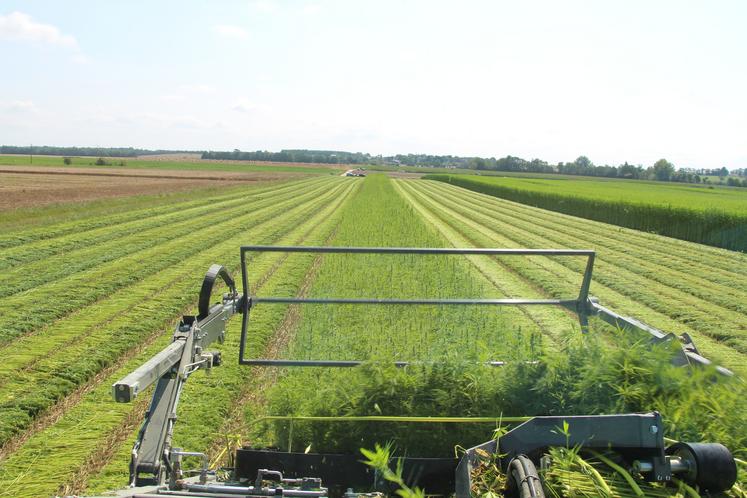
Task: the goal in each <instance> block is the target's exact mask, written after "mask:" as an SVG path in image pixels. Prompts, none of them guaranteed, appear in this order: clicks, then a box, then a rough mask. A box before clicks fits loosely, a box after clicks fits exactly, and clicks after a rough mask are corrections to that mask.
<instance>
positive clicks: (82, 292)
mask: <svg viewBox="0 0 747 498" xmlns="http://www.w3.org/2000/svg"><path fill="white" fill-rule="evenodd" d="M332 181H334V180H332ZM326 188H327V186H326V184H325V185H321V186H319V187H317V188H316V189H314V190H311V191H308V192H306V193H304V194H301V195H295V196H294V195H289V197H288V198H287V199H286V200H283V201H282V202H277V201H274V202H273V200H272V199H270V200H268V201H266V202H265V206H266V207H265V208H264V209H262V210H257V211H254V212H250V213H246V212H245V210H243V209H241V208H236V212H235V213H233V214H236V215H237V216H234V217H232V216H231V214H232V213H226V220H225V221H224V222H222V223H219V224H215V225H213V226H211V227H208V228H206V229H204V230H202V231H200V232H198V233H188V234H185V235H184V236H183V237H181V238H178V239H176V240H172V241H169V242H167V243H165V244H162V245H160V246H157V247H154V248H150V249H146V250H143V251H139V252H137V253H134V254H131V255H128V256H126V257H124V258H120V259H118V260H116V261H112V262H109V263H106V264H103V265H100V266H98V267H95V268H92V269H89V270H86V271H83V272H79V273H77V274H74V275H71V276H69V277H66V278H63V279H60V280H57V281H55V282H51V283H49V284H44V285H41V286H39V287H36V288H34V289H30V290H28V291H26V292H25V293H24V294H23V295H18V296H12V297H9V298H7V299H5V300H3V302H2V303H1V304H0V314H1V317H0V330H1V331H2V332H1V335H0V342H7V341H9V340H11V339H13V338H15V337H18V336H19V335H21V334H23V333H27V332H29V331H32V330H36V329H39V328H41V327H43V326H45V325H47V324H48V323H49V322H51V321H52V320H55V319H58V318H61V317H63V316H65V315H67V314H68V313H70V312H72V311H74V310H76V309H78V308H81V307H82V306H86V305H88V304H91V303H93V302H95V301H96V300H97V299H100V298H101V297H103V296H106V295H109V294H111V293H112V292H113V291H114V290H116V289H119V288H122V287H126V286H127V285H130V284H132V283H135V282H137V281H139V280H142V279H143V278H145V277H147V276H148V275H150V274H152V273H154V272H156V271H159V270H160V269H162V268H166V267H168V266H170V265H172V264H176V263H178V262H180V261H183V260H184V259H186V258H187V257H189V255H191V254H194V253H195V252H197V251H199V250H200V248H203V247H206V246H210V245H213V244H215V243H216V242H217V241H219V240H221V239H222V238H224V237H225V233H227V232H228V233H230V232H231V231H232V230H238V229H240V228H241V227H245V226H251V224H252V223H254V222H256V220H257V217H260V219H262V218H261V217H262V216H265V217H266V218H265V219H269V218H271V217H272V216H274V215H275V214H276V213H277V212H282V211H283V210H285V209H289V208H291V207H293V206H297V205H299V204H301V202H302V201H303V200H304V199H310V198H313V197H314V196H315V195H318V194H319V193H320V192H322V191H324V190H325V189H326ZM30 300H31V301H35V302H36V303H37V304H36V306H34V307H28V306H27V303H28V302H29V301H30Z"/></svg>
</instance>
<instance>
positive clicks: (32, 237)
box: [0, 181, 298, 249]
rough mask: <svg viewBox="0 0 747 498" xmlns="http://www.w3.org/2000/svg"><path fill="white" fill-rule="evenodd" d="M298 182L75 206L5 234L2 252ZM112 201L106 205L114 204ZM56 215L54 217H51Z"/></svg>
mask: <svg viewBox="0 0 747 498" xmlns="http://www.w3.org/2000/svg"><path fill="white" fill-rule="evenodd" d="M295 183H298V182H297V181H296V182H287V183H277V182H271V183H270V182H268V183H266V184H260V185H251V186H245V185H242V186H237V187H228V188H224V189H221V190H220V191H217V190H216V189H197V190H195V191H193V195H195V198H185V197H184V194H183V193H182V194H180V197H177V196H174V195H173V194H172V195H166V196H152V195H147V196H137V197H134V198H130V199H128V200H127V202H126V203H125V202H121V201H120V202H118V201H116V200H115V201H113V203H115V204H117V207H116V208H115V209H114V212H109V210H104V212H102V208H101V206H97V207H94V208H92V209H90V210H89V209H88V206H87V205H85V206H75V207H74V208H70V207H67V208H66V209H64V210H63V211H65V212H67V211H70V210H71V209H74V210H72V211H71V212H69V213H68V214H67V216H65V217H64V218H62V219H61V220H58V219H56V217H55V216H47V217H45V219H46V218H49V219H52V220H54V221H52V222H45V223H42V224H40V225H35V226H33V228H26V227H25V226H23V225H21V227H23V228H17V229H15V230H14V229H10V230H4V233H3V234H2V235H1V236H0V248H3V249H7V248H11V247H15V246H17V245H21V244H30V243H33V242H40V241H43V240H47V239H54V238H56V237H64V236H66V235H70V234H72V233H84V232H87V231H90V230H95V229H96V228H102V227H110V226H113V225H119V224H122V223H127V222H129V221H133V220H139V219H144V218H149V217H151V216H154V215H159V214H166V213H170V212H175V211H179V209H180V206H181V207H183V208H187V209H188V208H192V207H198V206H201V205H206V204H209V203H210V202H211V201H212V200H213V199H215V198H217V197H224V196H239V197H240V196H242V195H244V194H245V193H246V192H247V191H252V192H254V193H255V194H259V193H261V192H265V191H268V190H275V189H278V188H281V187H282V186H284V185H286V186H290V185H292V184H295ZM111 203H112V201H109V202H107V204H111ZM51 209H55V212H56V211H59V210H61V209H60V208H59V207H55V208H51V207H47V208H42V209H41V210H40V211H44V212H45V214H47V213H46V211H49V210H51ZM51 214H53V213H51Z"/></svg>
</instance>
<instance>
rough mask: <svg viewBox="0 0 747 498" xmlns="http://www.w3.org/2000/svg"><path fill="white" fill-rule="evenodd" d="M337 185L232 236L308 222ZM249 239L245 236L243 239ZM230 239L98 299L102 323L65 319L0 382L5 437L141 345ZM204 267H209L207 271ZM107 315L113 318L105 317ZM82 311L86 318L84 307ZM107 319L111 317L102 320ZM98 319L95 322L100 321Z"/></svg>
mask: <svg viewBox="0 0 747 498" xmlns="http://www.w3.org/2000/svg"><path fill="white" fill-rule="evenodd" d="M335 192H336V191H335V190H332V191H331V192H330V193H329V194H327V195H326V196H317V197H314V198H313V199H312V200H311V202H307V203H306V204H305V205H304V204H301V205H299V206H298V207H296V208H294V209H290V210H288V211H287V212H286V213H283V214H282V215H278V216H275V217H273V218H271V219H269V220H268V221H267V222H265V223H264V224H258V225H256V226H254V227H252V228H250V229H249V230H248V231H247V232H245V233H243V234H242V231H241V230H239V231H237V233H240V234H241V235H239V236H235V237H232V238H231V239H229V240H230V241H231V242H233V245H234V246H235V245H236V242H235V241H236V240H237V239H239V240H240V239H242V238H245V237H247V236H250V237H251V236H252V234H254V236H260V235H262V236H273V235H275V236H279V235H280V234H282V233H284V231H285V230H287V227H288V226H294V224H297V223H300V222H303V220H305V219H307V218H308V217H309V216H310V212H309V209H310V208H312V209H313V207H314V206H316V205H322V203H323V202H325V201H329V199H330V198H333V197H334V195H335ZM244 240H245V239H244ZM230 247H231V244H230V243H229V242H228V241H223V242H221V243H219V244H217V245H215V246H214V247H212V248H210V249H209V250H206V251H203V252H201V253H200V254H198V255H195V256H193V257H192V258H190V259H189V260H186V261H183V262H182V264H181V265H179V266H174V267H172V268H169V269H168V270H165V271H164V272H161V273H159V274H156V275H153V276H152V277H150V278H147V279H145V280H144V281H143V282H142V283H140V284H138V285H136V286H134V287H130V288H127V289H125V292H123V293H122V295H121V296H119V297H116V296H115V298H114V299H110V300H108V301H107V302H101V303H98V304H97V305H96V306H95V308H94V309H93V310H90V311H89V313H90V314H91V315H93V316H96V322H98V323H99V324H100V325H99V326H97V327H89V328H88V329H86V328H82V329H81V327H80V325H81V324H80V323H76V322H75V321H74V320H65V321H64V322H63V323H62V324H60V327H59V330H56V329H54V330H55V335H54V336H53V338H52V340H53V341H54V342H56V343H57V344H59V346H58V347H56V348H55V349H54V350H50V352H51V353H52V354H49V355H47V356H38V352H37V351H35V353H36V354H37V356H36V357H35V359H34V360H32V361H30V362H29V361H28V360H29V359H28V358H24V359H26V360H27V363H25V364H22V368H20V369H17V370H10V371H8V372H7V373H6V375H5V376H4V378H3V385H2V386H1V387H0V399H1V400H2V405H0V428H1V430H0V434H2V435H3V436H4V437H3V440H5V439H6V438H7V437H8V436H10V435H12V434H13V433H14V432H16V431H17V430H19V426H20V428H22V427H24V426H25V424H27V423H28V422H29V421H30V420H31V419H32V418H33V417H34V415H35V414H36V413H38V412H39V411H41V410H43V409H45V408H46V407H48V406H49V405H50V404H51V403H53V402H54V401H55V400H56V399H59V398H61V397H62V396H64V395H65V394H66V393H68V392H70V391H71V390H72V389H74V388H75V387H76V386H77V385H79V384H80V383H82V382H85V381H86V379H88V378H90V377H91V376H92V375H94V374H95V373H96V372H97V371H98V370H100V369H101V368H102V367H104V366H106V365H107V364H110V363H111V362H112V361H113V359H115V358H117V357H118V356H119V355H120V354H122V352H124V351H126V350H127V349H128V348H131V347H132V346H133V345H135V344H137V343H138V342H139V341H140V340H141V338H142V335H143V334H145V333H147V332H148V331H149V330H153V329H154V328H156V327H158V326H159V325H160V324H162V323H163V322H164V320H168V319H169V317H171V316H173V315H174V314H175V313H177V312H178V310H179V309H180V308H182V307H183V303H184V289H183V286H184V285H185V284H181V282H182V281H183V280H184V279H185V278H186V277H188V276H189V275H192V277H193V276H194V274H195V272H200V270H201V269H202V268H203V267H207V265H209V260H210V259H212V258H213V257H215V256H216V252H218V253H219V254H220V255H223V256H224V257H228V254H230V253H229V249H230ZM202 271H204V270H202ZM102 313H103V314H104V315H105V316H107V315H108V316H109V317H111V318H105V317H102ZM78 315H79V316H80V317H81V318H82V319H83V320H86V319H87V316H86V314H85V313H84V312H83V311H80V312H79V313H78ZM102 318H103V319H105V320H107V321H106V322H105V324H101V323H100V322H101V321H102ZM96 322H95V323H96ZM36 337H38V338H39V340H40V342H43V341H44V340H47V339H48V338H47V336H46V335H37V336H36Z"/></svg>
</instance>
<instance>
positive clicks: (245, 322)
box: [239, 251, 250, 364]
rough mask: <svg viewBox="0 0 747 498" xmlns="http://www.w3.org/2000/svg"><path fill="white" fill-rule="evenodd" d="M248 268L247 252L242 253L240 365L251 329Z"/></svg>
mask: <svg viewBox="0 0 747 498" xmlns="http://www.w3.org/2000/svg"><path fill="white" fill-rule="evenodd" d="M247 272H248V270H247V268H246V252H244V251H241V286H242V287H243V289H242V290H241V292H242V294H241V295H242V298H241V339H240V340H239V364H241V362H243V361H244V351H245V349H246V331H247V328H248V327H249V304H250V303H249V277H248V276H247Z"/></svg>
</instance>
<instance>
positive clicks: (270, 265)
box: [0, 184, 354, 497]
mask: <svg viewBox="0 0 747 498" xmlns="http://www.w3.org/2000/svg"><path fill="white" fill-rule="evenodd" d="M353 188H354V185H353V184H348V185H347V186H346V187H345V189H344V190H342V191H340V190H337V194H335V195H334V196H333V197H332V199H331V200H328V201H327V202H326V204H325V206H324V207H320V208H317V209H313V210H312V209H310V208H311V206H312V204H311V203H307V205H306V207H307V209H309V211H310V212H311V213H312V214H313V215H312V217H311V218H308V219H305V221H304V222H303V223H300V224H297V225H296V227H295V228H293V229H291V230H290V231H286V232H283V231H281V232H278V233H279V234H281V236H280V237H279V238H277V237H275V238H268V237H266V236H264V235H259V236H257V237H256V238H253V239H251V240H247V238H246V234H241V235H237V236H235V237H233V238H231V239H230V240H228V241H226V244H225V248H223V249H222V251H221V252H220V253H218V252H216V253H214V254H211V255H210V256H211V257H214V258H218V259H215V260H213V261H227V260H232V261H235V260H236V259H235V258H236V256H237V254H238V246H239V245H241V244H242V243H280V244H284V243H290V244H293V243H300V242H303V241H304V240H305V237H307V236H308V235H309V234H315V235H314V236H313V237H312V238H311V239H309V242H310V243H315V242H316V241H317V239H316V234H318V236H319V237H323V234H324V233H325V232H329V230H330V229H331V228H332V227H333V225H334V224H335V222H336V219H337V216H338V215H337V212H338V210H339V207H340V205H341V204H342V203H343V202H345V198H346V196H347V195H348V194H349V193H350V192H351V190H352V189H353ZM286 230H287V229H286ZM228 246H230V247H228ZM279 257H280V256H279V255H266V257H263V258H261V259H260V260H258V261H256V262H255V264H254V265H253V266H252V268H251V271H252V278H253V279H257V280H262V279H264V278H266V277H267V272H272V271H275V272H276V273H277V274H278V276H277V282H279V284H277V285H290V286H292V285H293V283H294V282H297V281H298V280H299V279H300V276H301V275H302V274H303V272H304V271H305V269H303V268H294V267H292V265H283V266H281V267H279V268H277V267H276V266H275V265H276V263H277V259H278V258H279ZM220 258H225V259H220ZM231 266H234V268H232V269H235V265H231ZM203 271H204V269H203ZM273 275H274V274H273ZM198 277H199V276H198ZM273 281H275V279H273ZM199 284H200V281H199V278H196V277H195V275H192V278H191V279H190V282H189V285H187V288H186V289H185V292H188V295H189V296H191V297H190V301H191V302H193V299H194V298H195V297H196V295H197V292H198V290H199ZM236 325H237V323H233V324H232V326H231V327H230V329H229V331H228V333H227V340H226V344H225V345H224V346H223V347H222V349H223V350H224V355H226V359H227V361H226V362H225V363H224V365H223V366H222V367H221V368H220V369H217V370H215V371H214V372H213V374H212V375H211V376H210V377H207V376H205V375H203V374H198V375H195V376H194V377H193V378H192V379H190V381H189V383H188V384H187V392H185V396H188V394H187V393H188V392H193V391H194V392H196V390H199V391H200V393H199V395H197V396H196V397H195V399H193V401H195V403H182V404H180V407H179V409H180V412H179V416H180V421H179V425H178V426H177V434H183V435H184V436H185V439H187V441H185V442H188V437H189V436H188V435H189V434H193V433H198V432H202V431H204V433H202V436H196V437H205V436H209V435H210V433H211V431H212V430H214V429H215V428H217V427H218V426H219V425H215V424H219V423H220V421H221V415H222V414H223V413H225V411H226V410H227V409H228V408H227V406H226V405H229V406H230V403H231V393H232V392H235V390H236V389H237V387H238V385H239V384H241V382H242V381H243V380H244V376H243V375H244V374H243V371H242V370H239V369H238V365H237V362H236V360H235V356H236V353H237V344H236V342H237V340H238V334H237V331H236ZM170 332H171V331H170V330H168V333H167V334H164V335H163V336H162V337H161V339H159V340H158V341H156V343H154V344H153V345H152V346H150V347H148V348H147V349H146V350H145V351H143V352H142V353H141V354H139V355H137V357H135V358H133V359H131V360H130V361H128V362H127V363H126V364H124V365H122V367H121V368H119V369H118V370H117V371H116V372H114V373H113V374H112V375H110V376H109V377H108V378H107V379H105V380H104V381H103V382H102V383H101V385H100V386H99V387H97V388H96V389H95V390H93V391H92V392H90V393H89V394H87V395H86V396H84V398H83V399H82V400H81V402H80V403H79V404H78V405H77V406H75V407H74V408H73V409H71V410H70V411H68V412H67V413H66V414H65V415H64V416H63V417H62V418H61V419H60V420H59V421H58V422H57V423H55V424H54V425H53V426H50V427H49V428H47V429H46V430H44V431H43V432H41V433H38V434H36V435H34V436H32V437H31V438H30V439H29V440H28V441H27V442H26V444H24V446H23V447H22V448H20V450H19V451H18V452H16V453H15V454H13V455H12V456H10V457H9V458H8V459H7V460H6V461H5V462H2V463H0V482H2V483H8V482H11V481H12V482H14V483H15V484H14V486H13V489H10V488H9V487H8V486H0V489H2V490H3V491H0V496H17V497H22V496H23V497H25V496H45V495H51V494H53V493H55V491H58V489H57V488H58V486H60V485H63V486H64V485H66V484H67V485H74V486H77V487H78V488H80V487H84V486H85V484H86V483H85V480H83V481H81V480H80V479H79V478H81V477H87V470H86V466H87V465H88V464H89V458H90V457H91V456H95V457H96V458H97V461H96V462H94V463H95V464H96V465H97V466H98V468H102V467H103V469H102V470H101V472H100V473H99V474H98V475H97V476H96V479H95V482H97V483H99V484H102V483H103V485H104V486H105V487H109V485H111V486H112V487H122V486H123V485H124V484H125V483H126V473H127V468H126V465H127V464H126V458H127V455H128V453H129V449H130V446H129V445H130V444H131V440H132V438H133V437H134V436H133V427H127V426H125V427H124V430H126V434H127V435H128V437H127V438H126V442H124V443H123V442H121V441H120V442H119V444H118V445H116V446H115V447H112V448H106V449H104V448H102V447H101V446H100V445H101V444H103V442H105V441H106V439H107V437H108V435H109V434H111V433H112V432H116V431H121V430H122V429H123V425H122V424H124V423H125V422H126V421H127V420H128V418H129V419H131V418H132V417H131V416H130V413H131V411H132V409H133V406H132V405H125V404H115V403H113V402H112V401H111V391H110V387H109V386H110V385H111V384H112V383H113V382H114V381H115V380H117V379H119V378H121V377H122V376H123V375H125V374H126V373H128V372H129V371H131V370H132V369H134V368H136V367H137V366H139V365H140V364H141V363H142V362H143V361H145V360H146V359H148V358H149V357H150V356H152V355H153V354H155V353H156V352H157V351H158V350H160V349H161V348H162V347H163V346H164V345H165V344H167V343H168V340H169V337H170ZM231 355H233V356H231ZM243 370H244V371H246V370H248V369H243ZM147 395H148V393H144V394H143V397H147ZM190 409H191V410H198V411H202V412H203V413H204V414H205V415H204V416H202V415H198V416H197V417H193V416H190V415H189V412H187V413H185V410H190ZM140 413H141V412H140ZM92 414H93V416H92ZM140 420H141V418H140V417H139V416H138V417H135V424H136V425H138V426H139V423H140ZM61 434H65V436H64V438H62V437H60V436H59V435H61ZM195 449H198V448H195ZM98 459H103V461H98ZM28 461H35V462H37V468H38V469H40V470H38V471H35V472H34V473H33V474H31V473H28V472H27V470H28V468H27V466H26V462H28ZM107 461H111V464H110V465H109V466H105V464H106V463H107ZM41 469H43V470H41ZM94 470H96V469H94ZM3 492H5V494H2V493H3Z"/></svg>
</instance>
